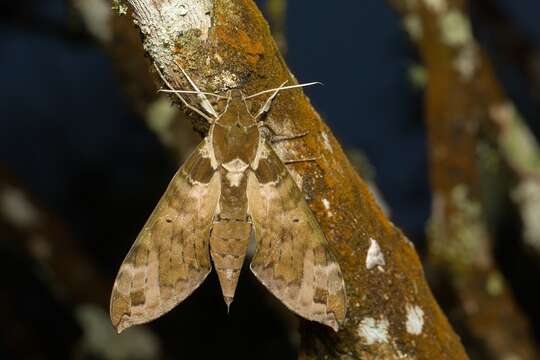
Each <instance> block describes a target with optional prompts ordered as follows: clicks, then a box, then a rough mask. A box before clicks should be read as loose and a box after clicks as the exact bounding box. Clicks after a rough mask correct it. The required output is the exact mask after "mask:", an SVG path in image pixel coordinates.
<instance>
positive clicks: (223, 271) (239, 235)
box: [210, 220, 251, 305]
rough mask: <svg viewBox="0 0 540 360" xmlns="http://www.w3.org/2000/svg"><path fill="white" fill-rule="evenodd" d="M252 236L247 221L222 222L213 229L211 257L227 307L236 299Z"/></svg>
mask: <svg viewBox="0 0 540 360" xmlns="http://www.w3.org/2000/svg"><path fill="white" fill-rule="evenodd" d="M250 235H251V224H249V223H247V222H245V221H244V222H242V221H234V220H232V221H230V220H222V221H220V222H218V223H215V224H214V226H213V228H212V234H211V236H210V255H211V256H212V260H213V262H214V268H215V269H216V272H217V274H218V278H219V282H220V284H221V290H222V292H223V297H224V299H225V302H226V303H227V305H230V303H231V302H232V300H233V298H234V293H235V291H236V286H237V284H238V279H239V277H240V270H241V269H242V264H243V263H244V258H245V256H246V252H247V247H248V243H249V237H250Z"/></svg>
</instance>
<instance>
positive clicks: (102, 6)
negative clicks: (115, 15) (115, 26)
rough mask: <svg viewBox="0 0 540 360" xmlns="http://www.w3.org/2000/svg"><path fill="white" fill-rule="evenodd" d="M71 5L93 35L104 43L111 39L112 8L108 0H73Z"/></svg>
mask: <svg viewBox="0 0 540 360" xmlns="http://www.w3.org/2000/svg"><path fill="white" fill-rule="evenodd" d="M73 6H74V7H75V8H76V9H77V10H78V11H79V14H80V15H81V18H82V20H83V21H84V24H85V26H86V28H87V29H88V31H89V32H90V33H91V34H92V35H93V36H94V37H96V38H98V39H99V40H100V41H102V42H105V43H107V42H109V41H110V40H111V39H112V24H111V17H112V8H111V4H110V2H109V1H107V0H75V1H74V2H73ZM124 6H125V5H124Z"/></svg>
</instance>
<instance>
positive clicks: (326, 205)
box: [322, 199, 330, 210]
mask: <svg viewBox="0 0 540 360" xmlns="http://www.w3.org/2000/svg"><path fill="white" fill-rule="evenodd" d="M322 203H323V206H324V208H325V209H326V210H330V201H328V199H322Z"/></svg>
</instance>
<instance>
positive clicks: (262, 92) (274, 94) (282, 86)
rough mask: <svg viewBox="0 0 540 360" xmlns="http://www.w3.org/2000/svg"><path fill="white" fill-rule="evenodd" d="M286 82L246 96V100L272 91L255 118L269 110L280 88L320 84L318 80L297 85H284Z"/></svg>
mask: <svg viewBox="0 0 540 360" xmlns="http://www.w3.org/2000/svg"><path fill="white" fill-rule="evenodd" d="M286 83H287V81H285V82H283V83H282V84H281V85H280V86H279V87H278V88H275V89H268V90H264V91H261V92H258V93H256V94H253V95H250V96H248V97H246V100H247V99H252V98H254V97H257V96H259V95H263V94H267V93H272V95H271V96H270V97H269V98H268V99H267V100H266V102H265V103H264V105H263V106H262V107H261V109H260V110H259V111H258V112H257V115H255V119H257V118H259V117H260V116H261V115H262V114H264V113H265V112H267V111H268V110H270V105H271V104H272V101H273V100H274V98H275V97H276V96H277V94H278V93H279V92H280V91H281V90H289V89H296V88H302V87H306V86H312V85H322V83H320V82H311V83H306V84H297V85H290V86H284V85H285V84H286Z"/></svg>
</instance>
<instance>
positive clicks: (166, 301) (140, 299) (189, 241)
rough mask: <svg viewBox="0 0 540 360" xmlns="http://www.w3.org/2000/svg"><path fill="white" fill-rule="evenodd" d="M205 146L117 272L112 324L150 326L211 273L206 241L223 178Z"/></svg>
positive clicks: (186, 166)
mask: <svg viewBox="0 0 540 360" xmlns="http://www.w3.org/2000/svg"><path fill="white" fill-rule="evenodd" d="M210 151H211V149H209V148H208V143H207V142H206V141H204V142H202V143H201V144H200V145H199V147H198V148H197V149H196V150H195V152H194V153H193V154H192V155H191V157H190V158H189V159H188V160H187V161H186V163H185V164H184V165H183V166H182V167H181V168H180V170H179V171H178V172H177V173H176V175H175V176H174V178H173V179H172V181H171V183H170V184H169V186H168V188H167V190H166V191H165V194H164V195H163V197H162V198H161V200H160V201H159V203H158V205H157V206H156V208H155V210H154V211H153V212H152V214H151V215H150V218H149V219H148V221H147V222H146V224H145V225H144V227H143V229H142V231H141V232H140V234H139V236H138V237H137V239H136V241H135V243H134V244H133V246H132V248H131V250H130V251H129V253H128V255H127V256H126V258H125V260H124V262H123V263H122V265H121V267H120V270H119V272H118V275H117V278H116V281H115V283H114V286H113V291H112V295H111V304H110V313H111V320H112V323H113V325H114V326H115V327H116V328H117V330H118V332H121V331H122V330H124V329H125V328H127V327H129V326H132V325H136V324H142V323H146V322H148V321H151V320H153V319H155V318H157V317H159V316H161V315H163V314H164V313H166V312H168V311H170V310H171V309H172V308H173V307H174V306H176V305H177V304H178V303H180V302H181V301H183V300H184V299H185V298H186V297H188V296H189V295H190V294H191V293H192V292H193V291H194V290H195V289H196V288H197V287H198V286H199V285H200V284H201V283H202V282H203V281H204V279H205V278H206V276H207V275H208V273H209V272H210V269H211V266H210V256H209V253H208V241H209V236H210V228H211V226H212V223H213V219H214V215H215V209H216V207H217V202H218V200H219V196H220V190H221V189H220V183H221V182H220V174H219V172H216V171H215V170H216V169H215V167H213V166H212V162H211V158H210V156H209V154H210Z"/></svg>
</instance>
